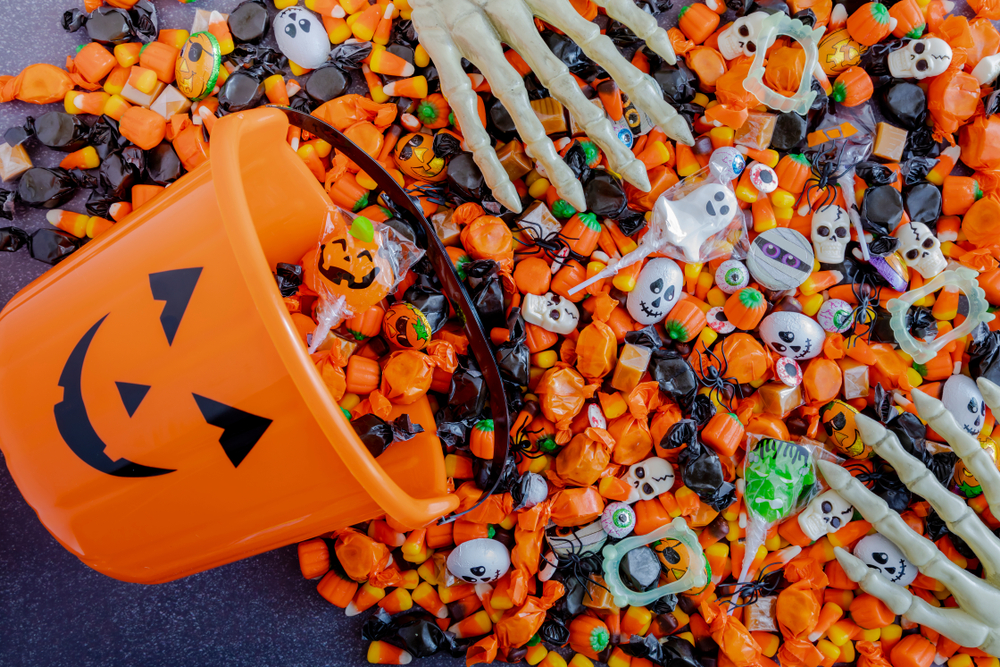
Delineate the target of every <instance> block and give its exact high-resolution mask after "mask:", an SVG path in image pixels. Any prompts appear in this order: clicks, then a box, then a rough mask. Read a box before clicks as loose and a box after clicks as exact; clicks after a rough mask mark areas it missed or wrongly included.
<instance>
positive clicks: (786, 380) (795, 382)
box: [774, 357, 802, 387]
mask: <svg viewBox="0 0 1000 667" xmlns="http://www.w3.org/2000/svg"><path fill="white" fill-rule="evenodd" d="M774 374H775V375H777V376H778V380H780V381H781V382H782V383H783V384H786V385H788V386H789V387H798V386H799V385H800V384H802V369H801V368H800V367H799V365H798V363H796V361H795V360H794V359H789V358H788V357H781V358H780V359H778V360H777V361H775V362H774Z"/></svg>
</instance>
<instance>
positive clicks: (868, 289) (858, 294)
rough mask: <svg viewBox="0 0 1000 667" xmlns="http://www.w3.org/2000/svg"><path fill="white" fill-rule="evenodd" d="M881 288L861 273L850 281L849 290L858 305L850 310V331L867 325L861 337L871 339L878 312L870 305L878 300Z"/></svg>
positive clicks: (855, 330)
mask: <svg viewBox="0 0 1000 667" xmlns="http://www.w3.org/2000/svg"><path fill="white" fill-rule="evenodd" d="M881 291H882V288H881V287H879V286H877V285H871V284H869V283H868V278H867V276H865V275H864V274H863V273H862V274H861V275H859V276H858V280H857V281H852V282H851V292H853V293H854V298H855V299H857V302H858V305H857V306H855V307H854V308H853V309H852V310H851V315H850V322H851V331H852V332H857V329H858V328H859V327H867V329H865V332H864V333H863V334H861V337H866V339H867V340H868V341H871V337H872V332H873V331H874V330H875V320H877V319H878V312H876V310H875V308H874V307H873V306H872V304H873V303H876V304H877V303H878V302H879V294H880V293H881Z"/></svg>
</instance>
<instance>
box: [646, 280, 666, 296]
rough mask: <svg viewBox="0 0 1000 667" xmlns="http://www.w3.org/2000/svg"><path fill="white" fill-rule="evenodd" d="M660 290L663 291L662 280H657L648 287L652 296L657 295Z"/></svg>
mask: <svg viewBox="0 0 1000 667" xmlns="http://www.w3.org/2000/svg"><path fill="white" fill-rule="evenodd" d="M662 290H663V279H662V278H657V279H656V280H654V281H653V283H652V284H651V285H650V286H649V291H650V292H652V293H653V294H659V293H660V292H661V291H662Z"/></svg>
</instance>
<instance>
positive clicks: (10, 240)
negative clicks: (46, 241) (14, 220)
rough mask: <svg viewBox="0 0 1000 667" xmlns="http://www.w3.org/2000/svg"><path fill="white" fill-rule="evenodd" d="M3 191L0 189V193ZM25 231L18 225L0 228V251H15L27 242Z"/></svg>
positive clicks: (28, 239)
mask: <svg viewBox="0 0 1000 667" xmlns="http://www.w3.org/2000/svg"><path fill="white" fill-rule="evenodd" d="M2 192H3V191H2V190H0V193H2ZM29 241H30V238H29V237H28V234H27V232H25V231H24V230H23V229H19V228H18V227H3V228H0V252H17V251H18V250H20V249H21V248H23V247H24V246H26V245H27V244H28V242H29Z"/></svg>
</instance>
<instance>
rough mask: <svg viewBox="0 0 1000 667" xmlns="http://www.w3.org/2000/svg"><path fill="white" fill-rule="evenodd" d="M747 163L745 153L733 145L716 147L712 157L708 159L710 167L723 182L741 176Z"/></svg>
mask: <svg viewBox="0 0 1000 667" xmlns="http://www.w3.org/2000/svg"><path fill="white" fill-rule="evenodd" d="M746 165H747V162H746V158H744V157H743V153H740V152H739V151H738V150H736V149H735V148H733V147H731V146H723V147H722V148H716V149H715V150H714V151H713V152H712V157H710V158H709V160H708V167H709V169H711V170H712V172H714V173H715V175H716V176H717V177H718V179H719V180H720V181H723V182H728V181H733V180H736V179H737V178H739V177H740V174H742V173H743V169H744V168H745V167H746Z"/></svg>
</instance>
